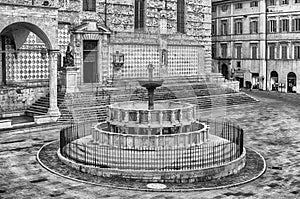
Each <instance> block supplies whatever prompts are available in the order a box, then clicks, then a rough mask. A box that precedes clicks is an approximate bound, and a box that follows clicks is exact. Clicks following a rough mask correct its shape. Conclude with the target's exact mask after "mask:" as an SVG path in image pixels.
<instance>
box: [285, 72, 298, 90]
mask: <svg viewBox="0 0 300 199" xmlns="http://www.w3.org/2000/svg"><path fill="white" fill-rule="evenodd" d="M296 80H297V77H296V74H295V73H293V72H289V73H288V75H287V92H289V93H295V92H296V86H297V81H296Z"/></svg>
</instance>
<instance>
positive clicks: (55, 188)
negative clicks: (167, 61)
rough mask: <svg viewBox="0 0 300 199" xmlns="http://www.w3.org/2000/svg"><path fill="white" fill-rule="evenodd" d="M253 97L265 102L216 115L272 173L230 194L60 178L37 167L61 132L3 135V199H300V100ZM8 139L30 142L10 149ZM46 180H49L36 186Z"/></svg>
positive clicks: (228, 191)
mask: <svg viewBox="0 0 300 199" xmlns="http://www.w3.org/2000/svg"><path fill="white" fill-rule="evenodd" d="M249 93H250V92H249ZM250 94H251V95H253V96H254V97H256V98H258V99H259V100H260V102H259V103H256V104H254V105H251V106H238V107H234V108H231V109H228V110H225V111H223V112H222V113H220V114H219V113H218V112H217V113H214V114H211V115H218V114H219V115H220V116H219V117H223V116H225V117H226V119H230V120H231V121H235V122H237V123H239V124H240V125H241V126H242V127H243V128H244V129H245V145H246V147H251V148H254V149H255V150H257V151H258V152H260V153H261V154H262V155H264V157H265V158H266V161H267V164H268V170H267V171H266V173H265V174H264V175H263V176H262V177H260V178H259V179H257V180H256V181H254V182H251V183H248V184H246V185H243V186H238V187H232V188H228V189H220V190H213V191H202V192H188V193H159V192H158V193H157V192H151V193H149V192H141V191H124V190H119V189H112V188H104V187H101V186H97V187H95V186H92V185H87V184H84V183H78V182H74V181H71V180H68V179H64V178H61V177H58V176H56V175H53V174H51V173H50V172H48V171H46V170H45V169H43V168H42V167H41V166H40V165H38V164H37V162H36V160H35V155H36V153H37V151H38V150H39V148H40V146H41V145H43V144H44V143H46V142H49V141H51V140H54V139H58V138H59V134H58V131H55V130H48V131H40V132H31V131H26V130H24V132H21V131H19V132H12V133H10V132H4V133H3V132H0V174H1V175H0V198H1V199H2V198H3V199H10V198H12V199H16V198H17V199H24V198H30V199H31V198H34V199H35V198H39V199H40V198H41V199H43V198H58V199H71V198H72V199H73V198H79V199H85V198H87V199H93V198H109V199H112V198H115V199H117V198H128V199H129V198H130V199H131V198H133V199H140V198H143V199H190V198H192V199H199V198H219V199H221V198H222V199H223V198H263V199H265V198H266V199H268V198H270V199H271V198H272V199H273V198H276V199H277V198H278V199H286V198H287V199H289V198H291V199H296V198H300V171H299V170H300V169H299V168H300V106H298V105H299V104H300V97H299V96H296V95H295V96H294V95H293V96H292V97H290V95H287V96H286V99H285V98H284V97H285V96H282V95H281V96H280V98H278V99H277V98H276V97H274V96H269V95H267V94H265V93H262V92H252V93H250ZM289 98H293V99H291V100H289ZM298 98H299V99H298ZM7 139H9V140H19V139H24V140H23V141H20V142H17V143H5V142H7ZM24 146H26V147H24ZM28 147H29V148H28ZM42 178H45V179H46V180H44V181H35V182H32V180H34V179H42Z"/></svg>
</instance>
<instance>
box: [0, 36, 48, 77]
mask: <svg viewBox="0 0 300 199" xmlns="http://www.w3.org/2000/svg"><path fill="white" fill-rule="evenodd" d="M5 48H6V51H13V47H12V45H11V43H10V41H9V40H6V46H5ZM42 48H45V45H44V43H43V42H42V41H41V40H40V39H39V38H38V37H37V36H36V35H35V34H34V33H30V34H29V35H28V38H27V40H26V42H25V43H24V44H23V46H22V47H21V48H20V49H19V52H18V53H17V55H15V53H6V80H7V81H8V82H20V81H30V80H42V79H44V80H45V79H48V78H49V71H48V68H49V64H48V63H49V61H48V57H47V58H46V59H42V58H41V53H40V49H42Z"/></svg>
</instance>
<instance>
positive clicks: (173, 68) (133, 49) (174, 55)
mask: <svg viewBox="0 0 300 199" xmlns="http://www.w3.org/2000/svg"><path fill="white" fill-rule="evenodd" d="M118 47H119V48H118ZM118 47H113V49H114V50H113V51H112V52H115V51H116V49H117V48H118V49H119V50H120V51H121V52H122V53H124V56H125V64H124V66H123V68H122V69H121V70H122V77H125V78H139V77H148V70H147V66H148V65H149V64H150V63H151V64H153V66H154V76H156V77H157V76H159V46H158V45H139V44H132V45H131V44H124V45H120V46H118ZM167 48H168V76H191V75H197V73H198V64H199V63H198V60H199V57H198V56H199V54H198V52H199V49H200V47H197V46H173V45H172V46H168V47H167ZM111 56H112V55H111ZM162 75H163V74H162Z"/></svg>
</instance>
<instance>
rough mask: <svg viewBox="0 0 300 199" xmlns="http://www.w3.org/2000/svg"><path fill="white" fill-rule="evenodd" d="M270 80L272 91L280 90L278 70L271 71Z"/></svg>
mask: <svg viewBox="0 0 300 199" xmlns="http://www.w3.org/2000/svg"><path fill="white" fill-rule="evenodd" d="M270 81H271V88H272V91H278V73H277V72H276V71H272V72H271V78H270Z"/></svg>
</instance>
